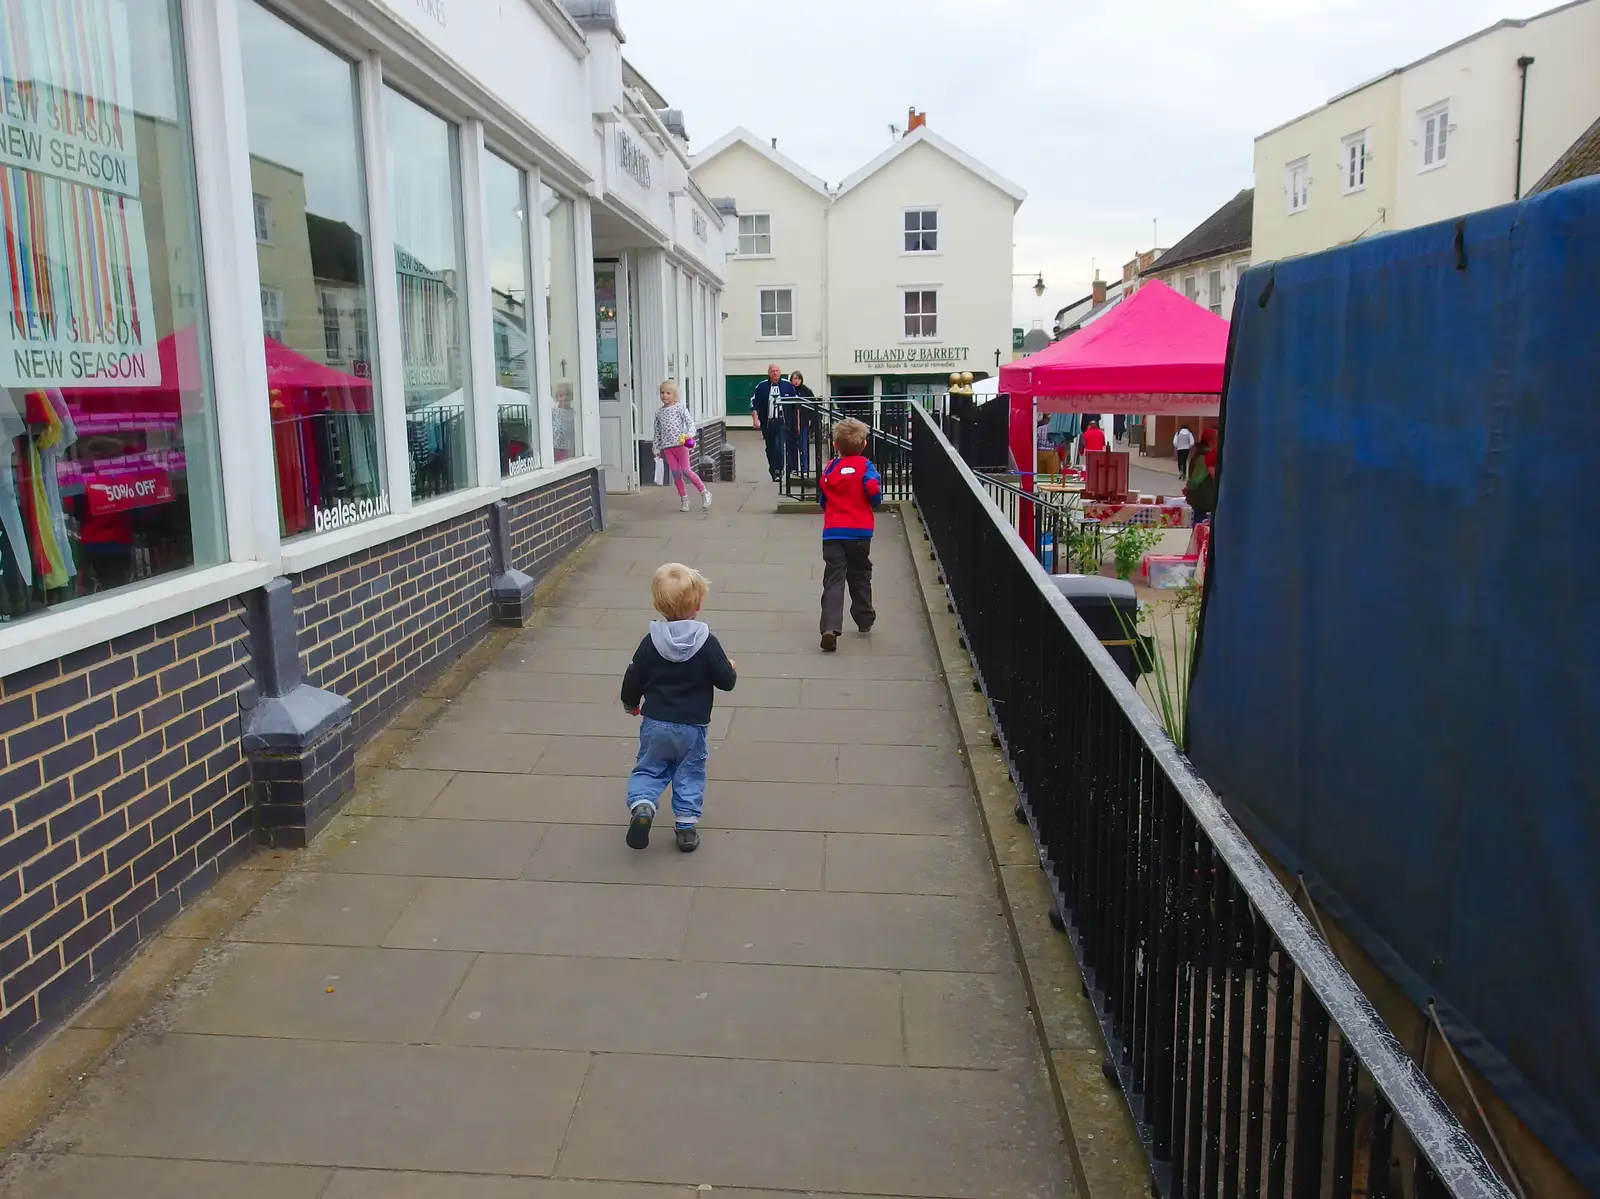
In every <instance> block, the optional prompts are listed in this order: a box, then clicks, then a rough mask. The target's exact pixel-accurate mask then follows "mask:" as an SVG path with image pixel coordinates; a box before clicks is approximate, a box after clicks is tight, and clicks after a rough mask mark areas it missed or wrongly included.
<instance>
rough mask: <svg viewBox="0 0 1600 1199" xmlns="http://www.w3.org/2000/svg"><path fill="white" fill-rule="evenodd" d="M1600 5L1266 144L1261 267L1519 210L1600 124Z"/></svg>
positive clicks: (1381, 80)
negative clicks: (1495, 211)
mask: <svg viewBox="0 0 1600 1199" xmlns="http://www.w3.org/2000/svg"><path fill="white" fill-rule="evenodd" d="M1597 47H1600V0H1574V2H1573V3H1569V4H1564V5H1562V6H1560V7H1559V8H1553V9H1551V10H1549V11H1548V12H1545V13H1542V14H1541V15H1539V16H1536V17H1530V18H1527V19H1526V20H1506V21H1501V22H1499V23H1498V24H1496V25H1493V26H1491V27H1490V28H1488V29H1485V30H1483V31H1481V32H1479V33H1476V34H1474V35H1473V36H1471V37H1469V38H1466V39H1463V40H1462V41H1460V42H1456V43H1455V44H1453V45H1451V46H1447V47H1445V48H1444V49H1442V50H1439V51H1437V52H1435V53H1433V54H1430V55H1428V56H1427V57H1426V58H1422V59H1419V60H1418V61H1416V62H1414V63H1411V64H1410V65H1409V66H1405V67H1402V68H1399V69H1397V70H1394V71H1390V72H1387V73H1386V74H1384V75H1382V76H1379V77H1378V78H1377V79H1374V80H1372V81H1370V82H1368V83H1365V84H1362V85H1361V86H1360V87H1357V88H1354V89H1352V90H1351V91H1349V92H1345V93H1343V94H1341V95H1339V96H1335V97H1334V98H1333V99H1332V100H1330V101H1329V102H1328V103H1327V104H1325V105H1323V106H1322V107H1321V108H1319V109H1316V110H1315V111H1313V112H1310V113H1307V114H1305V115H1304V116H1301V117H1298V118H1296V119H1295V120H1293V121H1290V122H1288V123H1287V124H1284V125H1281V126H1279V127H1278V128H1276V129H1273V130H1271V131H1269V132H1267V133H1264V134H1262V135H1261V136H1260V137H1258V138H1257V139H1256V146H1255V177H1256V189H1255V190H1256V204H1255V216H1254V236H1253V260H1254V261H1256V262H1266V261H1271V260H1272V259H1275V258H1283V257H1286V256H1288V255H1292V254H1303V253H1309V252H1312V251H1315V250H1322V249H1326V248H1328V247H1329V246H1334V245H1340V244H1343V243H1344V242H1348V241H1353V240H1355V239H1356V238H1358V237H1364V236H1368V235H1370V234H1373V233H1379V232H1384V231H1386V230H1392V229H1409V228H1413V227H1415V226H1417V225H1425V224H1428V223H1430V222H1433V221H1438V220H1444V219H1446V218H1449V217H1454V216H1459V215H1461V214H1462V213H1466V212H1473V211H1476V210H1478V209H1481V208H1490V207H1493V206H1495V205H1497V204H1505V203H1509V202H1511V201H1512V200H1514V199H1516V198H1518V197H1519V196H1521V195H1524V194H1526V192H1527V189H1528V188H1530V187H1532V186H1533V184H1534V183H1535V182H1537V181H1538V180H1539V178H1540V177H1541V176H1542V175H1543V174H1544V173H1545V172H1546V171H1547V170H1549V168H1550V167H1551V165H1552V164H1553V163H1554V162H1555V161H1556V160H1557V159H1558V158H1559V157H1560V156H1561V155H1562V154H1563V153H1564V152H1565V151H1566V150H1567V148H1568V147H1569V146H1571V145H1572V143H1573V142H1574V141H1575V140H1576V139H1577V138H1578V137H1579V135H1581V134H1582V133H1583V131H1584V130H1585V129H1587V128H1588V127H1589V125H1590V124H1591V123H1592V122H1593V121H1594V119H1595V113H1596V112H1600V71H1597V70H1596V69H1595V66H1594V56H1595V52H1596V48H1597Z"/></svg>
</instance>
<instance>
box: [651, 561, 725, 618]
mask: <svg viewBox="0 0 1600 1199" xmlns="http://www.w3.org/2000/svg"><path fill="white" fill-rule="evenodd" d="M710 590H711V583H710V581H709V580H708V579H707V578H706V577H705V575H703V574H701V573H700V572H699V571H698V570H696V569H695V568H694V567H692V566H685V565H684V564H683V563H682V562H668V563H667V564H666V565H665V566H663V567H661V568H660V569H659V570H657V571H656V573H655V577H654V578H653V579H651V580H650V602H651V603H653V604H654V605H655V609H656V611H657V612H659V613H661V615H663V616H665V617H666V618H667V619H668V620H688V619H690V618H691V617H692V616H694V614H695V613H696V612H698V611H700V609H701V608H702V607H704V606H705V602H706V594H707V593H708V592H709V591H710Z"/></svg>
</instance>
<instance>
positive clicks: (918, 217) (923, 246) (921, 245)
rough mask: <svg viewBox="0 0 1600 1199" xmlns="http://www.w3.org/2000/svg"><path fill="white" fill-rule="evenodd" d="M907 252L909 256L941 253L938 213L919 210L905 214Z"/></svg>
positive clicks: (927, 209) (923, 209)
mask: <svg viewBox="0 0 1600 1199" xmlns="http://www.w3.org/2000/svg"><path fill="white" fill-rule="evenodd" d="M905 252H906V253H907V254H936V253H938V252H939V214H938V212H937V211H935V210H934V209H931V208H919V209H915V210H913V211H911V212H908V213H906V214H905Z"/></svg>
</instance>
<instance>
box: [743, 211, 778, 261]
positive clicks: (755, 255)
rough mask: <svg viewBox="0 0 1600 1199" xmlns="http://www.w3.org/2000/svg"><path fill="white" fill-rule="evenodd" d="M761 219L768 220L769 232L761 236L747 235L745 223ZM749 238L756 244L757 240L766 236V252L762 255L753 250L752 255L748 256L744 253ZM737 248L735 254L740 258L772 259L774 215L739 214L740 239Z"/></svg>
mask: <svg viewBox="0 0 1600 1199" xmlns="http://www.w3.org/2000/svg"><path fill="white" fill-rule="evenodd" d="M761 217H765V218H766V220H767V231H766V233H765V234H760V233H750V234H746V233H745V231H744V223H745V221H747V220H749V221H754V220H757V219H759V218H761ZM747 236H748V237H750V238H751V239H752V241H753V242H754V240H755V239H759V238H761V237H763V236H765V237H766V239H767V249H766V252H765V253H762V252H759V251H756V250H752V251H751V252H750V253H748V254H746V253H745V252H744V239H745V238H746V237H747ZM737 247H738V248H737V250H736V251H735V254H736V256H737V257H739V258H771V257H772V214H771V213H770V212H741V213H740V214H739V237H738V242H737Z"/></svg>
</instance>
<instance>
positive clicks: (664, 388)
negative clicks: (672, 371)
mask: <svg viewBox="0 0 1600 1199" xmlns="http://www.w3.org/2000/svg"><path fill="white" fill-rule="evenodd" d="M668 391H670V392H672V397H673V399H675V400H681V399H683V393H682V392H681V391H679V390H678V385H677V383H676V382H674V381H673V380H671V379H663V380H662V381H661V386H660V387H658V388H656V394H657V395H658V396H661V395H666V394H667V392H668Z"/></svg>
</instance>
